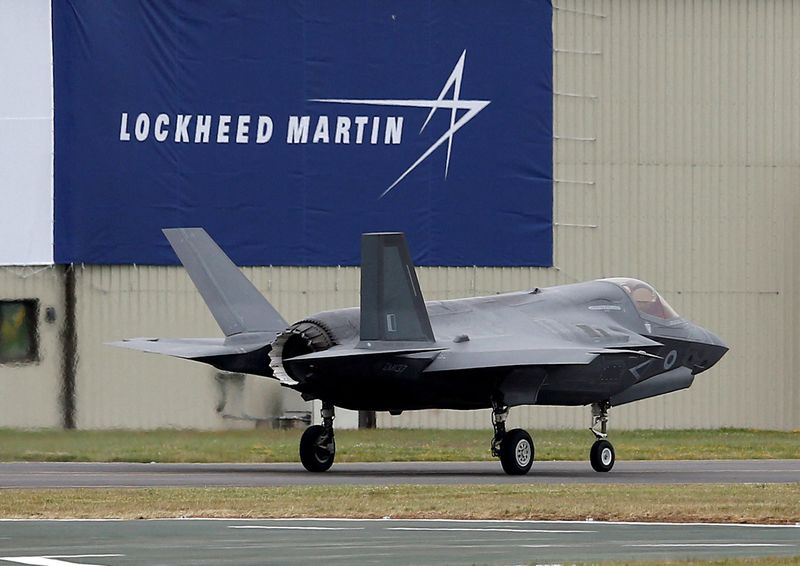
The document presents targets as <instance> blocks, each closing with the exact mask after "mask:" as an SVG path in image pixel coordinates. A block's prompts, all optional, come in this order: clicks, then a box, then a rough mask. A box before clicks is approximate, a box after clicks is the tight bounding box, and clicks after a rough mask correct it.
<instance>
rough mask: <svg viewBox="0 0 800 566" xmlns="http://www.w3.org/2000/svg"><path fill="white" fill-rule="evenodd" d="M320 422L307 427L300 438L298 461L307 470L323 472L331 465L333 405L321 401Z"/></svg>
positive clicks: (334, 443) (332, 452) (334, 453)
mask: <svg viewBox="0 0 800 566" xmlns="http://www.w3.org/2000/svg"><path fill="white" fill-rule="evenodd" d="M321 413H322V424H321V425H313V426H310V427H308V428H307V429H306V430H305V432H304V433H303V436H302V437H301V438H300V461H301V462H302V463H303V467H305V469H306V470H308V471H309V472H324V471H325V470H327V469H329V468H330V467H331V466H332V465H333V459H334V457H335V456H336V442H335V441H334V438H333V419H334V418H335V415H334V409H333V405H332V404H331V403H325V402H323V403H322V412H321Z"/></svg>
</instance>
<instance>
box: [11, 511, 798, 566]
mask: <svg viewBox="0 0 800 566" xmlns="http://www.w3.org/2000/svg"><path fill="white" fill-rule="evenodd" d="M798 554H800V527H797V526H794V527H792V526H786V527H777V526H754V525H749V526H748V525H698V524H684V525H680V524H663V523H662V524H646V523H600V522H550V521H420V520H396V519H389V520H344V519H298V520H290V519H278V520H241V519H220V520H172V519H170V520H154V521H104V520H97V521H0V565H5V564H39V565H47V566H67V565H70V564H72V565H75V564H83V565H89V564H91V565H107V566H114V565H122V564H174V565H181V564H195V565H202V564H220V563H229V564H241V565H246V564H312V563H315V562H319V561H324V562H325V564H327V565H338V564H359V565H360V564H388V565H397V566H401V565H408V564H474V563H484V564H528V563H532V562H536V563H548V564H553V563H565V562H599V561H607V560H626V561H631V560H660V561H663V560H683V559H690V558H694V559H712V558H716V559H719V558H725V557H745V556H765V555H773V556H796V555H798Z"/></svg>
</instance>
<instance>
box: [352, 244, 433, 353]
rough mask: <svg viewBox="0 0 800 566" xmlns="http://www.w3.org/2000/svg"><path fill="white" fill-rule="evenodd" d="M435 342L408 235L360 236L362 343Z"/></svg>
mask: <svg viewBox="0 0 800 566" xmlns="http://www.w3.org/2000/svg"><path fill="white" fill-rule="evenodd" d="M367 341H370V342H372V341H390V342H430V343H433V342H435V339H434V337H433V330H432V329H431V321H430V319H429V318H428V311H427V310H426V309H425V301H424V299H423V298H422V291H421V290H420V288H419V282H418V281H417V274H416V272H415V271H414V264H413V263H412V262H411V256H410V254H409V253H408V245H407V244H406V238H405V235H404V234H402V233H400V232H391V233H377V234H363V235H362V236H361V342H367Z"/></svg>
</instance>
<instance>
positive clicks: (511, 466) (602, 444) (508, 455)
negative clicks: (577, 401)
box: [492, 401, 616, 476]
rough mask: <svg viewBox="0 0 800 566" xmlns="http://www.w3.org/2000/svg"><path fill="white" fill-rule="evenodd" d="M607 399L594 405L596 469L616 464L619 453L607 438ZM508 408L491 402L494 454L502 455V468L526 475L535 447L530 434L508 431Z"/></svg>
mask: <svg viewBox="0 0 800 566" xmlns="http://www.w3.org/2000/svg"><path fill="white" fill-rule="evenodd" d="M610 407H611V405H610V404H609V403H608V401H603V402H601V403H593V404H592V426H591V427H589V430H591V431H592V434H594V436H595V438H596V440H595V442H594V444H592V449H591V450H590V451H589V461H590V462H591V464H592V468H594V470H595V471H596V472H609V471H611V468H613V467H614V461H615V459H616V456H615V454H614V446H613V445H612V444H611V443H610V442H609V441H608V440H607V439H606V438H607V437H608V409H609V408H610ZM507 418H508V407H507V406H506V405H503V404H500V403H494V402H493V403H492V426H493V427H494V438H492V456H494V457H495V458H500V463H501V464H502V465H503V470H504V471H505V472H506V473H507V474H509V475H512V476H521V475H524V474H527V473H528V472H529V471H530V469H531V466H532V465H533V457H534V446H533V439H531V435H530V434H528V433H527V432H525V431H524V430H522V429H521V428H515V429H513V430H509V431H508V432H506V419H507Z"/></svg>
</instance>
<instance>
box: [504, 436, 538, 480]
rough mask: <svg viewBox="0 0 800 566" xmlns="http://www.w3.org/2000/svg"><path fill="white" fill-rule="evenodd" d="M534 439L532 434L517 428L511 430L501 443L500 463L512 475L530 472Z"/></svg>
mask: <svg viewBox="0 0 800 566" xmlns="http://www.w3.org/2000/svg"><path fill="white" fill-rule="evenodd" d="M533 455H534V448H533V440H532V439H531V435H530V434H528V433H527V432H525V431H524V430H522V429H521V428H515V429H514V430H509V431H508V432H507V433H506V434H505V436H503V441H502V442H501V443H500V463H501V464H502V465H503V470H504V471H505V473H507V474H508V475H510V476H522V475H525V474H527V473H528V471H529V470H530V469H531V466H532V465H533Z"/></svg>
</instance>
